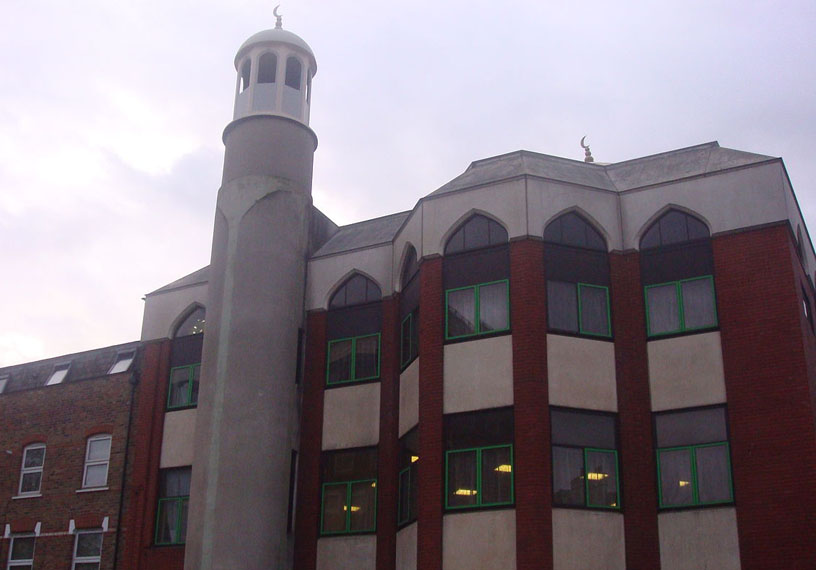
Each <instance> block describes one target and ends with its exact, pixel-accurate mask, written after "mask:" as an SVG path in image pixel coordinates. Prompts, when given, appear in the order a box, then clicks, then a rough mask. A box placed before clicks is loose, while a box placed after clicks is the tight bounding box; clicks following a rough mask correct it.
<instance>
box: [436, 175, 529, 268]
mask: <svg viewBox="0 0 816 570" xmlns="http://www.w3.org/2000/svg"><path fill="white" fill-rule="evenodd" d="M525 201H526V200H525V191H524V181H523V180H513V181H510V182H503V183H498V184H491V185H490V186H485V187H482V188H476V189H473V190H466V191H461V192H453V193H451V194H446V195H444V196H443V197H441V198H435V199H433V200H429V201H428V202H427V203H426V204H425V207H424V208H423V223H422V234H423V240H422V247H423V253H422V255H423V256H426V255H433V254H441V253H442V251H443V250H444V247H445V243H444V242H445V240H446V239H447V237H449V236H450V233H451V232H452V230H453V229H454V227H455V226H457V225H458V224H459V223H460V222H463V221H464V217H466V214H467V213H468V212H470V211H471V210H479V211H482V212H487V213H488V214H490V215H492V216H494V217H495V218H497V219H498V220H499V221H500V222H501V223H502V225H504V227H505V228H507V233H508V234H509V237H510V238H513V237H517V236H523V235H527V219H526V217H527V214H526V205H525Z"/></svg>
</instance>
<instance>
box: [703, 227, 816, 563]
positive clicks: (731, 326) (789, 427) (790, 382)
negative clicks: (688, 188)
mask: <svg viewBox="0 0 816 570" xmlns="http://www.w3.org/2000/svg"><path fill="white" fill-rule="evenodd" d="M713 245H714V264H715V282H716V290H717V309H718V313H719V320H720V331H721V335H722V347H723V360H724V365H725V383H726V393H727V397H728V417H729V429H730V441H731V455H732V474H733V480H734V493H735V502H736V505H737V524H738V529H739V542H740V557H741V562H742V566H743V568H816V551H815V550H814V548H813V537H814V536H816V517H814V514H813V513H814V512H816V497H815V496H814V494H813V493H812V492H811V490H812V489H813V488H814V485H815V484H816V431H815V430H814V423H813V421H814V420H813V405H812V399H811V393H810V389H809V384H808V376H807V374H808V370H807V365H806V356H805V345H804V342H805V341H804V340H803V336H802V335H803V329H804V327H805V325H804V323H803V317H802V310H801V286H800V280H799V278H798V276H797V272H796V270H795V269H796V268H797V265H798V264H799V261H798V259H796V254H795V252H794V248H793V244H792V240H791V235H790V230H789V229H788V227H787V225H779V226H774V227H770V228H763V229H755V230H750V231H745V232H740V233H735V234H729V235H723V236H718V237H716V238H714V240H713ZM806 334H809V332H808V333H806ZM807 342H808V343H809V344H810V345H811V346H812V341H811V340H809V339H808V340H807Z"/></svg>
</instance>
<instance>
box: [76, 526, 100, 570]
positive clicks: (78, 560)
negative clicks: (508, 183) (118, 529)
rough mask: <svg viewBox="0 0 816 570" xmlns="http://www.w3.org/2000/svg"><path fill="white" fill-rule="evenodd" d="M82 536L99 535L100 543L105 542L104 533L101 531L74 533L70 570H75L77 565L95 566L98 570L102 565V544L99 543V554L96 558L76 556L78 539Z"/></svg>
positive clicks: (79, 531)
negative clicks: (100, 537)
mask: <svg viewBox="0 0 816 570" xmlns="http://www.w3.org/2000/svg"><path fill="white" fill-rule="evenodd" d="M83 534H99V535H101V536H102V542H104V540H105V535H104V532H103V531H102V530H101V529H94V530H78V531H76V536H75V537H74V557H73V560H72V562H71V570H75V569H76V566H77V564H97V568H99V567H100V566H101V564H102V542H100V543H99V554H98V555H97V556H77V547H78V546H79V537H80V535H83Z"/></svg>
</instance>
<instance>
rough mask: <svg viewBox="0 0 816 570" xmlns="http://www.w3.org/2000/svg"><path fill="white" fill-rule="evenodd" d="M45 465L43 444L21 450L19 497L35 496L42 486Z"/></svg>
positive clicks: (35, 444)
mask: <svg viewBox="0 0 816 570" xmlns="http://www.w3.org/2000/svg"><path fill="white" fill-rule="evenodd" d="M43 465H45V444H44V443H33V444H31V445H29V446H26V448H25V449H23V464H22V467H21V469H20V488H19V491H20V492H19V494H20V495H37V494H39V492H40V486H41V484H42V474H43Z"/></svg>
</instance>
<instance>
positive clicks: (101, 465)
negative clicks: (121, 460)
mask: <svg viewBox="0 0 816 570" xmlns="http://www.w3.org/2000/svg"><path fill="white" fill-rule="evenodd" d="M110 451H111V436H110V435H95V436H92V437H89V438H88V443H87V445H86V447H85V470H84V473H83V475H82V487H83V488H92V487H104V486H105V485H106V484H107V482H108V463H109V462H110Z"/></svg>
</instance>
